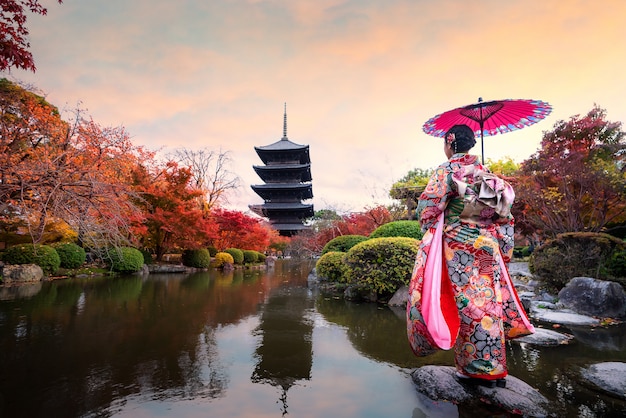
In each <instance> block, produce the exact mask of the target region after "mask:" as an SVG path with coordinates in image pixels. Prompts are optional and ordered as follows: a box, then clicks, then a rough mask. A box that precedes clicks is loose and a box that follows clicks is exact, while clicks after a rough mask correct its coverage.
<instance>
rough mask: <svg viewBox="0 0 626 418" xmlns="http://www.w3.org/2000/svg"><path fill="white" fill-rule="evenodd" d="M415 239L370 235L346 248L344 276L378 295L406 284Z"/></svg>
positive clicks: (411, 267) (414, 255)
mask: <svg viewBox="0 0 626 418" xmlns="http://www.w3.org/2000/svg"><path fill="white" fill-rule="evenodd" d="M418 245H419V241H418V240H416V239H414V238H407V237H384V238H372V239H369V240H367V241H363V242H361V243H360V244H357V245H355V246H354V247H352V248H351V249H350V251H348V253H347V254H346V256H345V258H344V260H345V263H346V271H345V277H346V278H347V279H348V281H349V282H350V283H357V284H359V285H362V286H364V287H365V288H367V289H369V290H371V291H375V292H376V293H377V294H379V295H389V294H392V293H393V292H395V291H396V290H398V289H399V288H400V287H401V286H404V285H408V284H409V280H410V279H411V273H412V272H413V265H414V264H415V257H416V255H417V249H418Z"/></svg>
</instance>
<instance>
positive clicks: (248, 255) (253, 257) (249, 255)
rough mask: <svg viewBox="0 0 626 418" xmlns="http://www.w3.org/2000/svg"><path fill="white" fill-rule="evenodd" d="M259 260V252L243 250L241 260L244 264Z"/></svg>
mask: <svg viewBox="0 0 626 418" xmlns="http://www.w3.org/2000/svg"><path fill="white" fill-rule="evenodd" d="M258 261H259V252H258V251H253V250H243V262H244V263H245V264H254V263H256V262H258Z"/></svg>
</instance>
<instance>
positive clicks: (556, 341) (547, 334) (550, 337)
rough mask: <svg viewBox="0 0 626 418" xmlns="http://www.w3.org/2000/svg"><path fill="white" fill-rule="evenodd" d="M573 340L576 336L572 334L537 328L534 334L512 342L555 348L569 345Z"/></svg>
mask: <svg viewBox="0 0 626 418" xmlns="http://www.w3.org/2000/svg"><path fill="white" fill-rule="evenodd" d="M573 340H574V336H573V335H571V334H566V333H561V332H556V331H553V330H551V329H545V328H535V332H534V333H532V334H530V335H526V336H524V337H520V338H516V339H514V340H512V341H513V342H517V343H526V344H531V345H538V346H542V347H553V346H559V345H566V344H569V343H571V342H572V341H573Z"/></svg>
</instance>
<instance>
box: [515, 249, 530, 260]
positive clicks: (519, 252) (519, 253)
mask: <svg viewBox="0 0 626 418" xmlns="http://www.w3.org/2000/svg"><path fill="white" fill-rule="evenodd" d="M530 254H531V250H530V247H529V246H525V247H515V248H513V257H515V258H525V257H528V256H529V255H530Z"/></svg>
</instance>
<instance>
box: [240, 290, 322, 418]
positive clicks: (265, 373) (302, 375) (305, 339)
mask: <svg viewBox="0 0 626 418" xmlns="http://www.w3.org/2000/svg"><path fill="white" fill-rule="evenodd" d="M312 308H313V300H312V298H311V297H310V295H309V292H308V290H307V289H306V288H305V287H296V288H280V289H278V290H277V291H275V292H273V293H272V295H271V296H270V297H269V299H268V301H267V302H266V303H265V305H264V306H263V308H262V313H261V323H260V324H259V326H258V327H257V328H256V329H255V331H254V332H255V334H256V335H258V336H260V343H259V345H258V347H257V349H256V350H255V361H256V365H255V367H254V372H253V373H252V382H254V383H269V384H270V385H273V386H276V387H279V388H280V389H281V393H280V397H279V401H280V404H281V411H282V414H283V415H285V414H287V409H288V403H287V391H288V390H289V388H290V387H292V386H293V385H294V384H295V383H296V382H298V381H301V380H310V379H311V365H312V363H313V321H312V319H311V317H310V310H311V309H312Z"/></svg>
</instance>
